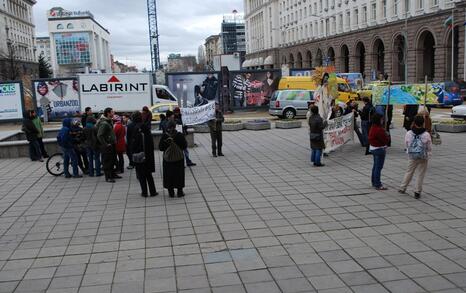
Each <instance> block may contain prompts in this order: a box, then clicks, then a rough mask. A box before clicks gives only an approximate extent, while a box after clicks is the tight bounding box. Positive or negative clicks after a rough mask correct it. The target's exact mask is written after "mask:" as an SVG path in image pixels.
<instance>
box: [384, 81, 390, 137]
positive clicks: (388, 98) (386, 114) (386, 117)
mask: <svg viewBox="0 0 466 293" xmlns="http://www.w3.org/2000/svg"><path fill="white" fill-rule="evenodd" d="M391 85H392V82H391V80H390V79H388V93H387V106H386V107H385V119H384V120H385V121H384V123H385V129H387V125H388V107H390V96H391Z"/></svg>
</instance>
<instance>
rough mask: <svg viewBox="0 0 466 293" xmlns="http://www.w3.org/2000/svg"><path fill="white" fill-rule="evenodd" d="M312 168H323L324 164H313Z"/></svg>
mask: <svg viewBox="0 0 466 293" xmlns="http://www.w3.org/2000/svg"><path fill="white" fill-rule="evenodd" d="M314 166H315V167H323V166H325V164H322V163H321V164H314Z"/></svg>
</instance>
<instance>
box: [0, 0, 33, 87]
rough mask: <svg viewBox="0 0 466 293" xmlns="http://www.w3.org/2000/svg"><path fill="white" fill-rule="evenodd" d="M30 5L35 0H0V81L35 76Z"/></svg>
mask: <svg viewBox="0 0 466 293" xmlns="http://www.w3.org/2000/svg"><path fill="white" fill-rule="evenodd" d="M34 4H36V1H35V0H0V79H19V78H21V77H22V76H23V75H28V76H31V77H32V78H34V77H35V76H36V75H37V72H38V64H37V60H36V54H35V38H34V34H35V26H34V20H33V14H32V7H33V6H34Z"/></svg>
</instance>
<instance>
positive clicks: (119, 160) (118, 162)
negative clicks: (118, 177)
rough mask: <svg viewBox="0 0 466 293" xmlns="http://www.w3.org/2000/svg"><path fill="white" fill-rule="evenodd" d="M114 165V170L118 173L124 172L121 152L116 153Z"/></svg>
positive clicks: (123, 159)
mask: <svg viewBox="0 0 466 293" xmlns="http://www.w3.org/2000/svg"><path fill="white" fill-rule="evenodd" d="M115 165H116V171H117V172H120V173H124V172H125V158H124V156H123V153H119V154H117V160H116V162H115Z"/></svg>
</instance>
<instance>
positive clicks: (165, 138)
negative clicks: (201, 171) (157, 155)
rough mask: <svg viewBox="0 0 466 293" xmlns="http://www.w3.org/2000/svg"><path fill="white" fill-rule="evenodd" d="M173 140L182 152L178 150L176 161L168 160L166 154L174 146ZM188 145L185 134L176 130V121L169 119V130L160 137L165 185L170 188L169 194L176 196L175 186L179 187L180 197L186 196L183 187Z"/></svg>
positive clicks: (178, 193) (178, 194)
mask: <svg viewBox="0 0 466 293" xmlns="http://www.w3.org/2000/svg"><path fill="white" fill-rule="evenodd" d="M171 140H173V142H174V143H175V144H176V145H177V146H178V148H179V150H181V153H180V152H177V153H178V156H177V157H179V160H178V159H177V160H176V161H171V160H170V161H168V160H167V158H166V156H165V153H166V152H168V151H169V148H173V146H170V145H171V144H172V142H171ZM187 147H188V143H187V142H186V138H185V137H184V135H183V134H182V133H180V132H177V131H176V123H175V122H174V121H169V122H168V123H167V132H166V133H164V134H163V135H162V138H161V139H160V144H159V149H160V150H161V151H162V152H164V159H163V187H164V188H166V189H168V194H169V195H170V197H174V196H175V188H176V189H178V192H177V196H178V197H183V196H184V193H183V188H184V184H185V183H184V181H185V180H184V154H183V150H185V149H186V148H187ZM179 150H178V151H179ZM170 151H171V150H170Z"/></svg>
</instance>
